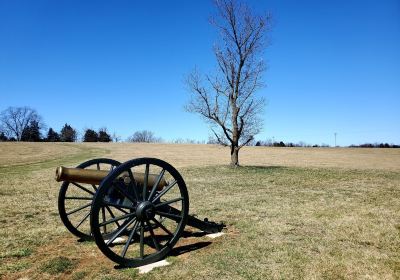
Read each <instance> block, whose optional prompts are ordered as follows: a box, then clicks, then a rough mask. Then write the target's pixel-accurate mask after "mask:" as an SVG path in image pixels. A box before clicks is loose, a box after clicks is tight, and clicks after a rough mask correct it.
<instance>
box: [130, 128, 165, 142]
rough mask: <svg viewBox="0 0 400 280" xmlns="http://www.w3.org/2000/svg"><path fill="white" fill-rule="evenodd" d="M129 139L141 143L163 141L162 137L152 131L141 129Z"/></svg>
mask: <svg viewBox="0 0 400 280" xmlns="http://www.w3.org/2000/svg"><path fill="white" fill-rule="evenodd" d="M128 141H129V142H141V143H159V142H162V139H161V138H157V137H155V136H154V133H153V132H152V131H149V130H141V131H136V132H135V133H134V134H133V135H132V136H131V137H129V138H128Z"/></svg>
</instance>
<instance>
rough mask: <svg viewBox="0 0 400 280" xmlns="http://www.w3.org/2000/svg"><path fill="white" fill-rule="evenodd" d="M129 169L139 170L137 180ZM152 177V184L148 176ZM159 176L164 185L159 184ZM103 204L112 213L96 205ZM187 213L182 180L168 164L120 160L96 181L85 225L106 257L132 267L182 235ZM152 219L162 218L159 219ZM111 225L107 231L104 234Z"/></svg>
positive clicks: (166, 249) (151, 259)
mask: <svg viewBox="0 0 400 280" xmlns="http://www.w3.org/2000/svg"><path fill="white" fill-rule="evenodd" d="M135 172H138V173H143V174H144V175H143V176H144V177H143V178H144V180H143V183H142V184H139V183H137V182H136V181H135V179H134V175H132V174H134V173H135ZM150 176H153V177H154V178H156V180H155V182H154V185H150V184H148V182H149V181H150V180H149V177H150ZM161 180H165V182H166V185H165V186H164V187H163V188H160V187H159V182H160V181H161ZM104 207H109V208H110V209H112V211H113V212H114V213H115V216H114V217H113V216H111V215H107V216H106V219H105V221H104V219H103V217H102V209H103V208H104ZM188 211H189V197H188V192H187V189H186V184H185V182H184V180H183V178H182V176H181V175H180V174H179V172H178V171H177V170H176V169H175V168H174V167H172V166H171V165H170V164H168V163H166V162H164V161H162V160H159V159H154V158H139V159H134V160H130V161H128V162H125V163H123V164H121V165H120V166H119V167H117V168H116V169H115V170H113V172H111V173H110V174H109V175H108V176H107V177H106V178H105V179H104V180H103V181H102V183H101V184H100V187H99V189H98V191H97V192H96V194H95V197H94V200H93V204H92V209H91V217H90V224H91V228H92V234H93V236H94V238H95V241H96V244H97V246H98V247H99V248H100V250H101V251H102V252H103V253H104V254H105V255H106V256H107V257H108V258H110V259H111V260H113V261H114V262H116V263H119V264H120V265H123V266H130V267H137V266H141V265H145V264H149V263H152V262H155V261H159V260H161V259H162V258H164V257H165V256H166V255H167V254H168V253H169V252H170V251H171V249H172V248H173V246H174V245H175V244H176V242H177V241H178V239H179V238H180V236H181V235H182V233H183V230H184V227H185V225H186V222H187V218H188ZM157 217H162V218H163V219H162V220H161V221H160V219H158V218H157ZM105 225H107V226H111V228H112V232H113V234H112V235H111V236H110V235H104V232H103V227H104V226H105Z"/></svg>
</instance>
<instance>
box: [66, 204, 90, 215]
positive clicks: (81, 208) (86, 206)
mask: <svg viewBox="0 0 400 280" xmlns="http://www.w3.org/2000/svg"><path fill="white" fill-rule="evenodd" d="M91 205H92V203H88V204H85V205H83V206H81V207H79V208H77V209H75V210H72V211H70V212H68V213H67V216H69V215H71V214H74V213H76V212H78V211H81V210H83V209H85V208H88V207H89V206H91Z"/></svg>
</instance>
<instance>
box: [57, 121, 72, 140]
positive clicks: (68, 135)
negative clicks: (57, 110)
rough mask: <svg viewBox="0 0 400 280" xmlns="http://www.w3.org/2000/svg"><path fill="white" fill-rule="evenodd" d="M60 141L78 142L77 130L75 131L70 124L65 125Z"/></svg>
mask: <svg viewBox="0 0 400 280" xmlns="http://www.w3.org/2000/svg"><path fill="white" fill-rule="evenodd" d="M60 134H61V135H60V140H61V141H62V142H75V141H76V130H75V129H73V128H72V127H71V126H70V125H69V124H65V125H64V127H63V128H62V129H61V133H60Z"/></svg>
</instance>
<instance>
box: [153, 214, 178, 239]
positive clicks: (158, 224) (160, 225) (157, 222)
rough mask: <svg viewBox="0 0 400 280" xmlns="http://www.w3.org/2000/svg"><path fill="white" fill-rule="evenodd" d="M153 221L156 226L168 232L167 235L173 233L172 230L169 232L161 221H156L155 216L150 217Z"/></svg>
mask: <svg viewBox="0 0 400 280" xmlns="http://www.w3.org/2000/svg"><path fill="white" fill-rule="evenodd" d="M151 220H152V221H153V222H155V223H156V225H157V226H159V227H160V228H162V229H163V230H164V231H165V232H166V233H168V234H169V235H173V234H172V232H170V231H169V230H168V229H167V228H166V227H165V226H164V225H163V224H162V223H160V222H159V221H157V220H156V219H155V218H153V219H151Z"/></svg>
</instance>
